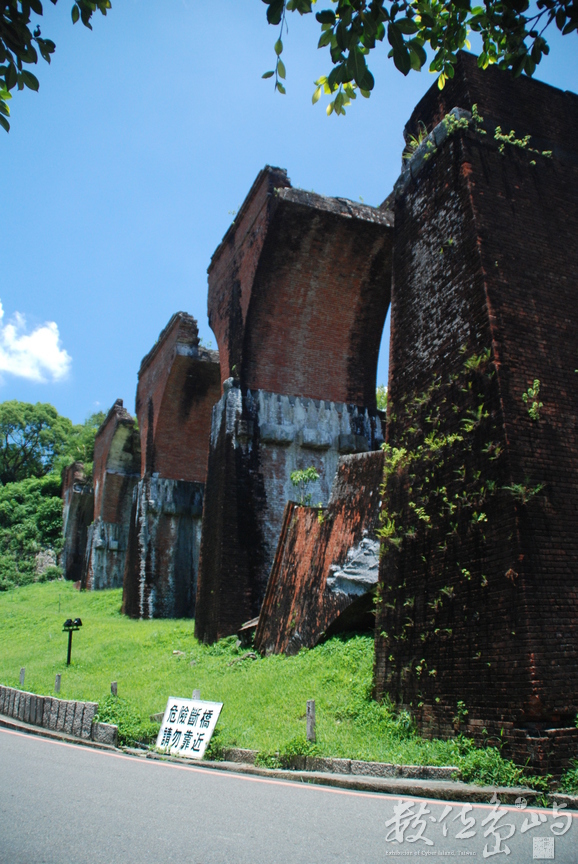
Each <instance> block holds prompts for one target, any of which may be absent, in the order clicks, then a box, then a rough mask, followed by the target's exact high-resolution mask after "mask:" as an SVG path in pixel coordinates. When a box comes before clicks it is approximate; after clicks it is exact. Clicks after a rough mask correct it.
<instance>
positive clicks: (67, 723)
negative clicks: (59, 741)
mask: <svg viewBox="0 0 578 864" xmlns="http://www.w3.org/2000/svg"><path fill="white" fill-rule="evenodd" d="M75 707H76V702H67V703H66V717H65V718H64V727H63V728H64V732H66V734H67V735H72V725H73V722H74V709H75Z"/></svg>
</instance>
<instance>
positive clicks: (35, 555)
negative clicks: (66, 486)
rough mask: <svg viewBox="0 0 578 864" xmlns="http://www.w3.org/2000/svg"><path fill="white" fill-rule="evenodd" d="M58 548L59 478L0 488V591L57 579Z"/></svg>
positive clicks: (60, 527) (30, 479)
mask: <svg viewBox="0 0 578 864" xmlns="http://www.w3.org/2000/svg"><path fill="white" fill-rule="evenodd" d="M61 548H62V499H61V497H60V478H59V477H58V476H56V475H55V474H49V475H48V476H47V477H39V478H37V477H32V478H29V479H27V480H22V481H21V482H19V483H10V484H9V485H8V486H3V487H0V591H6V590H7V589H9V588H12V587H13V586H15V585H26V584H28V583H30V582H43V581H46V580H49V579H57V578H59V577H60V576H61V575H62V571H61V570H60V568H59V567H57V566H55V564H56V558H57V555H58V553H59V552H60V550H61ZM43 559H45V560H44V561H43Z"/></svg>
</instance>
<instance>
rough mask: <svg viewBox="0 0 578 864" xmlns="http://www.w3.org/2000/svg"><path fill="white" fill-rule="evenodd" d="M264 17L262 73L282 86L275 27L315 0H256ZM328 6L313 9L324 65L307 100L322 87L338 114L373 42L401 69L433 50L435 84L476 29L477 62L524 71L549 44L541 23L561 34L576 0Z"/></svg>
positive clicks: (576, 13) (345, 0)
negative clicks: (267, 60) (271, 62)
mask: <svg viewBox="0 0 578 864" xmlns="http://www.w3.org/2000/svg"><path fill="white" fill-rule="evenodd" d="M263 2H264V3H266V5H267V20H268V22H269V24H273V25H279V26H280V28H281V33H280V35H279V38H278V40H277V42H276V43H275V54H276V57H277V60H276V65H275V69H274V70H272V71H270V72H266V73H265V75H264V76H263V77H264V78H272V77H273V76H275V87H276V89H277V90H278V91H279V92H280V93H285V87H284V85H283V84H282V83H281V82H282V80H283V79H284V78H285V66H284V64H283V61H282V60H281V54H282V52H283V42H282V38H281V37H282V35H283V28H284V25H285V18H286V13H287V12H299V14H300V15H307V14H310V13H312V12H313V7H314V6H315V7H316V8H319V7H318V6H317V3H318V0H263ZM329 2H330V3H331V8H329V9H322V10H320V11H318V12H317V13H316V15H315V17H316V19H317V21H318V23H319V24H320V25H321V38H320V39H319V44H318V47H319V48H324V47H327V48H328V49H329V52H330V55H331V64H332V69H331V71H330V72H329V74H328V75H327V76H324V77H322V78H320V79H319V80H318V81H316V82H315V83H316V90H315V92H314V94H313V102H314V103H315V102H317V101H318V99H319V98H320V96H321V94H322V93H323V92H325V93H327V94H328V95H330V96H332V100H331V102H330V103H329V105H328V107H327V113H328V114H331V113H332V112H335V113H336V114H344V113H345V110H344V109H345V107H346V106H347V105H349V104H350V103H351V100H352V99H355V98H356V92H355V91H356V90H359V91H360V92H361V94H362V95H363V96H366V97H368V96H369V95H370V93H371V90H372V89H373V86H374V79H373V75H372V74H371V72H370V70H369V68H368V66H367V59H366V58H367V55H368V54H369V53H370V52H371V51H373V50H374V49H375V48H376V47H377V43H378V42H384V43H386V45H388V46H389V53H388V56H389V57H392V58H393V62H394V63H395V65H396V67H397V68H398V69H399V71H400V72H402V73H403V74H404V75H407V74H408V73H409V72H410V71H411V70H412V69H415V70H420V69H421V68H422V67H423V66H424V65H425V64H426V63H427V54H426V48H428V47H429V48H430V49H431V50H432V51H433V52H434V56H433V59H432V60H431V62H430V64H429V68H430V71H432V72H438V73H439V78H438V84H439V87H440V88H442V87H443V86H444V84H445V82H446V81H447V79H448V78H453V75H454V66H455V62H456V59H457V52H458V51H459V50H460V49H462V48H470V43H469V40H468V35H469V32H470V31H472V32H474V33H476V34H479V36H480V37H481V42H482V50H481V51H480V53H479V55H478V64H479V66H480V67H482V68H486V67H487V66H489V65H490V64H492V63H495V64H497V65H498V66H499V67H500V68H501V69H509V70H511V72H513V74H514V75H515V76H517V75H520V74H521V73H522V72H524V73H525V74H526V75H532V74H533V73H534V71H535V69H536V66H537V65H538V64H539V63H540V61H541V59H542V57H543V56H544V54H548V53H549V51H550V48H549V46H548V43H547V41H546V39H545V37H544V33H545V31H546V30H547V29H548V27H550V25H551V24H554V25H555V26H556V27H557V28H558V30H560V32H561V33H562V34H563V35H566V34H568V33H571V32H572V31H576V30H577V29H578V3H577V2H576V0H537V2H535V3H532V4H530V3H529V2H528V0H483V2H480V0H477V2H476V3H471V2H470V0H458V2H456V3H449V2H445V0H395V2H392V0H329Z"/></svg>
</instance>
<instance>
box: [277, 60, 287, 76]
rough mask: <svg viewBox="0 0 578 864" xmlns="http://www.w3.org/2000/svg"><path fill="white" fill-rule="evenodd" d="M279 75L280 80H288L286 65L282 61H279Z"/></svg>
mask: <svg viewBox="0 0 578 864" xmlns="http://www.w3.org/2000/svg"><path fill="white" fill-rule="evenodd" d="M277 75H278V76H279V78H286V77H287V71H286V69H285V64H284V63H283V61H282V60H278V61H277Z"/></svg>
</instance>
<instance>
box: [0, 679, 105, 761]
mask: <svg viewBox="0 0 578 864" xmlns="http://www.w3.org/2000/svg"><path fill="white" fill-rule="evenodd" d="M97 713H98V705H97V703H96V702H72V701H68V700H66V699H55V698H53V697H52V696H37V695H36V694H35V693H26V692H25V691H24V690H17V689H16V688H15V687H4V686H3V685H2V684H0V715H4V716H5V717H12V718H13V719H14V720H20V721H21V722H22V723H30V724H31V725H32V726H42V727H43V728H44V729H51V730H52V731H54V732H63V733H64V734H65V735H72V736H74V737H75V738H84V739H85V740H87V741H98V743H100V744H110V745H112V746H113V747H116V746H117V743H118V729H117V727H116V726H112V725H111V724H109V723H98V722H95V720H94V718H95V717H96V715H97Z"/></svg>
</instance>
